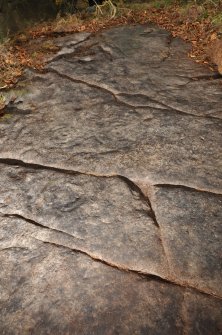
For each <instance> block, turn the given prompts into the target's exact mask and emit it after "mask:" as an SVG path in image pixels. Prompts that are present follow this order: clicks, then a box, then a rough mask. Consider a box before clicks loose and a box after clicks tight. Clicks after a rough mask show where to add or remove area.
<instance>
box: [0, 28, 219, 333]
mask: <svg viewBox="0 0 222 335" xmlns="http://www.w3.org/2000/svg"><path fill="white" fill-rule="evenodd" d="M56 43H57V44H58V45H59V46H60V47H61V50H60V51H59V52H58V54H57V55H55V56H54V57H53V58H52V59H50V60H49V62H48V65H47V68H46V70H45V72H44V73H41V74H40V73H35V72H33V71H27V73H26V74H25V76H24V78H23V79H22V80H21V81H20V82H19V84H18V85H17V87H16V88H15V89H14V90H13V91H12V92H9V93H8V97H7V99H8V101H11V102H10V103H9V104H8V107H7V109H6V110H5V115H4V116H3V117H2V118H1V119H0V139H1V146H0V189H1V194H0V264H1V272H0V334H3V335H28V334H30V335H31V334H32V335H35V334H36V335H43V334H44V335H45V334H50V335H51V334H53V335H57V334H58V335H61V334H64V335H66V334H67V335H75V334H76V335H93V334H95V335H100V334H101V335H114V334H121V335H124V334H127V335H131V334H132V335H133V334H139V335H158V334H161V335H164V334H167V335H174V334H175V335H178V334H183V335H185V334H186V335H187V334H194V335H196V334H200V335H202V334H206V335H209V334H213V335H217V334H222V322H221V314H222V302H221V298H222V285H221V274H222V260H221V258H222V257H221V235H222V228H221V221H222V213H221V205H222V192H221V183H222V179H221V171H222V170H221V167H222V166H221V162H222V159H221V142H222V141H221V128H222V122H221V118H222V107H221V106H222V92H221V89H222V79H220V78H219V77H218V76H217V75H216V74H214V73H211V72H209V70H208V69H207V68H205V67H203V66H201V65H198V64H195V63H193V62H192V60H190V59H188V57H187V52H188V50H189V46H188V45H186V44H185V43H184V42H182V41H181V40H179V39H172V37H171V36H170V34H169V33H167V32H166V31H164V30H161V29H159V28H157V27H155V26H153V25H147V26H132V27H118V28H113V29H111V30H109V31H106V32H103V33H100V34H97V35H89V34H85V33H83V34H76V35H72V36H68V37H63V38H58V39H57V40H56Z"/></svg>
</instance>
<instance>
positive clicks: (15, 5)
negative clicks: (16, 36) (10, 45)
mask: <svg viewBox="0 0 222 335" xmlns="http://www.w3.org/2000/svg"><path fill="white" fill-rule="evenodd" d="M58 10H59V8H58V7H56V5H55V2H54V1H53V0H0V38H2V37H4V36H7V35H8V34H10V33H15V32H17V31H19V30H21V29H23V28H24V27H26V26H28V25H31V24H33V22H38V21H42V20H46V19H49V18H53V17H55V15H56V13H57V12H58Z"/></svg>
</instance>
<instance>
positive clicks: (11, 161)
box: [0, 157, 222, 197]
mask: <svg viewBox="0 0 222 335" xmlns="http://www.w3.org/2000/svg"><path fill="white" fill-rule="evenodd" d="M0 164H5V165H11V166H20V167H24V168H32V169H36V170H51V171H55V172H58V173H64V174H69V175H78V174H83V175H88V176H94V177H101V178H102V177H103V178H112V177H118V178H122V179H123V180H125V181H126V180H128V181H129V184H131V183H133V184H134V185H136V187H138V188H140V187H139V186H138V185H139V184H140V183H141V182H142V183H145V184H146V186H155V187H172V188H173V187H174V188H176V187H178V188H184V189H185V188H186V189H190V190H194V191H197V192H206V193H210V194H215V195H222V193H220V192H218V191H217V190H214V191H211V190H209V189H202V188H196V187H193V186H190V185H183V184H173V183H153V184H152V183H151V182H150V181H149V182H147V181H144V182H143V181H141V180H139V181H137V180H136V179H135V180H133V181H132V180H131V179H129V178H128V177H127V176H124V175H120V174H116V173H109V174H99V173H93V172H92V173H91V172H87V171H75V170H71V169H66V168H64V167H59V166H55V165H45V164H41V163H35V162H28V161H24V160H22V159H15V158H9V157H7V158H3V157H0ZM141 193H142V194H143V191H142V190H141ZM144 196H145V197H146V195H144Z"/></svg>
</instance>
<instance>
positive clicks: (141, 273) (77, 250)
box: [0, 213, 222, 299]
mask: <svg viewBox="0 0 222 335" xmlns="http://www.w3.org/2000/svg"><path fill="white" fill-rule="evenodd" d="M0 215H1V216H2V217H6V218H13V217H14V218H18V219H21V220H22V221H24V222H26V223H27V224H31V225H33V226H35V227H37V228H40V229H44V230H45V229H46V230H48V231H51V232H53V233H56V234H57V236H55V237H56V238H57V239H58V240H61V239H60V238H59V234H62V235H65V236H67V237H68V238H75V236H74V235H71V234H68V233H66V232H64V231H61V230H58V229H55V228H51V227H48V226H46V225H43V224H41V223H39V222H37V221H35V220H33V219H30V218H26V217H24V216H23V215H20V214H17V213H16V214H14V213H8V214H4V213H0ZM34 234H35V233H32V234H31V236H32V238H34V239H36V240H38V241H41V242H42V243H46V244H50V245H53V246H56V247H58V248H64V249H68V250H71V251H72V252H75V253H80V254H83V255H85V256H88V257H89V258H91V259H92V260H93V261H96V262H100V263H102V264H104V265H107V266H110V267H112V268H115V269H117V270H120V271H124V272H129V273H133V274H136V275H138V276H141V277H143V278H147V279H151V278H153V279H155V280H158V281H162V282H165V283H168V284H172V285H177V286H180V287H183V288H190V289H193V290H195V291H197V292H199V293H202V294H205V295H208V296H212V297H214V298H217V299H222V297H220V296H218V295H216V294H213V293H211V292H208V291H206V290H202V289H199V288H197V287H195V286H192V285H190V284H188V283H186V282H181V281H178V280H177V279H176V278H174V277H167V276H166V277H163V276H159V275H157V274H153V273H148V272H146V271H139V270H135V269H133V268H129V267H124V266H123V265H122V264H118V263H113V262H111V261H110V260H106V259H104V258H102V257H101V256H99V255H97V254H95V253H91V252H89V251H88V250H84V249H82V248H81V249H80V248H75V247H71V246H68V245H64V244H60V243H58V242H53V241H47V240H45V239H42V238H40V237H37V236H34ZM52 238H53V237H52ZM12 248H17V249H18V248H19V249H28V248H25V247H19V246H10V247H6V248H2V249H0V251H4V250H8V249H12Z"/></svg>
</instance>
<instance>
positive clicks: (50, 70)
mask: <svg viewBox="0 0 222 335" xmlns="http://www.w3.org/2000/svg"><path fill="white" fill-rule="evenodd" d="M43 73H54V74H56V75H57V76H59V77H61V78H63V79H67V80H69V81H72V82H74V83H81V84H83V85H87V86H89V87H91V88H96V89H99V90H102V91H104V92H106V93H108V94H110V95H112V96H113V98H114V99H115V101H116V102H117V103H119V104H122V105H124V106H127V107H129V108H133V109H136V108H146V107H147V108H148V107H151V108H152V107H153V108H157V109H161V110H164V109H168V110H170V111H172V112H176V113H180V114H183V115H190V116H195V117H197V118H213V119H219V120H221V119H220V118H218V117H217V116H214V114H213V113H212V114H205V115H197V114H194V113H190V112H186V111H183V110H181V109H178V108H175V107H173V106H170V105H167V104H164V103H162V102H159V101H157V100H155V99H153V98H151V97H149V96H147V95H145V94H141V93H134V94H129V93H125V92H119V91H116V90H113V89H111V88H110V87H107V85H99V84H97V83H96V82H89V81H86V80H82V79H80V78H73V77H70V76H69V75H66V74H63V73H61V72H59V71H58V70H56V69H54V68H51V67H48V68H47V69H45V70H44V71H43ZM121 95H123V96H124V95H125V96H127V95H128V96H139V95H143V96H144V97H146V98H147V99H149V100H150V102H151V105H150V104H148V105H132V104H130V103H128V102H126V101H124V100H121V99H119V97H120V96H121ZM152 104H154V105H153V106H152ZM155 104H157V107H155ZM158 106H159V107H158Z"/></svg>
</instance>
